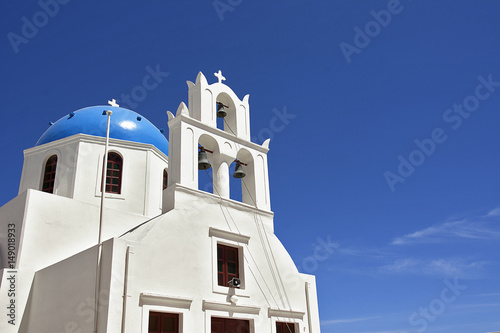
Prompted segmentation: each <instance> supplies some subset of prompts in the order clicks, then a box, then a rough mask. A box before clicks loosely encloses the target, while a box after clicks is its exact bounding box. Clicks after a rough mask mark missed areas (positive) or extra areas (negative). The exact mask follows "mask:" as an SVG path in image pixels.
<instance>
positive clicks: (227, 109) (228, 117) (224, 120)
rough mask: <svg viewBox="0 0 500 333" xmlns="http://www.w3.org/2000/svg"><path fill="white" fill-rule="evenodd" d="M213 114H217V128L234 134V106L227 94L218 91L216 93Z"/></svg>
mask: <svg viewBox="0 0 500 333" xmlns="http://www.w3.org/2000/svg"><path fill="white" fill-rule="evenodd" d="M215 114H216V116H217V128H218V129H220V130H222V131H224V132H228V133H231V134H234V135H236V106H235V105H234V102H233V99H232V98H231V97H230V96H229V95H228V94H226V93H220V94H219V95H217V98H216V99H215Z"/></svg>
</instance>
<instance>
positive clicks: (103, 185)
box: [94, 110, 113, 333]
mask: <svg viewBox="0 0 500 333" xmlns="http://www.w3.org/2000/svg"><path fill="white" fill-rule="evenodd" d="M112 113H113V112H112V111H111V110H106V115H107V116H108V120H107V128H106V145H105V146H104V163H103V165H102V175H101V207H100V214H99V237H98V240H97V260H96V277H95V305H94V306H95V315H94V332H95V333H97V324H98V319H99V294H100V292H101V253H102V244H101V241H102V240H101V237H102V218H103V212H104V195H105V193H106V170H107V166H108V146H109V124H110V118H111V114H112Z"/></svg>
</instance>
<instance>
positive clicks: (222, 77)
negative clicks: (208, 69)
mask: <svg viewBox="0 0 500 333" xmlns="http://www.w3.org/2000/svg"><path fill="white" fill-rule="evenodd" d="M214 75H215V76H216V77H217V78H218V79H219V83H222V81H224V80H226V78H225V77H224V76H222V71H221V70H220V69H219V71H218V72H217V73H214Z"/></svg>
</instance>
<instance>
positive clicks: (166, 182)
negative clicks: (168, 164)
mask: <svg viewBox="0 0 500 333" xmlns="http://www.w3.org/2000/svg"><path fill="white" fill-rule="evenodd" d="M167 186H168V171H167V169H164V170H163V189H166V188H167Z"/></svg>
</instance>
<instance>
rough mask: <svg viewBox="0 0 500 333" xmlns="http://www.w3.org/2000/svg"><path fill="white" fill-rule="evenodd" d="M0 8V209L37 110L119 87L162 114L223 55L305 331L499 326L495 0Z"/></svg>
mask: <svg viewBox="0 0 500 333" xmlns="http://www.w3.org/2000/svg"><path fill="white" fill-rule="evenodd" d="M49 4H50V5H49ZM0 13H1V14H0V15H1V20H0V30H1V34H2V35H3V39H2V44H1V45H2V47H1V48H0V55H1V59H2V60H3V61H2V62H1V64H0V67H1V73H2V75H1V78H0V80H1V83H2V84H1V87H2V94H1V96H2V97H1V99H0V108H1V110H2V122H3V130H2V131H1V132H0V140H1V142H2V146H1V147H2V148H1V151H2V156H3V163H1V165H0V168H1V174H3V175H4V177H5V178H4V185H3V190H2V192H1V193H0V196H1V198H0V204H4V203H6V202H7V201H9V200H10V199H12V198H13V197H15V196H16V195H17V189H18V185H19V180H20V175H21V168H22V160H23V155H22V150H23V149H26V148H29V147H32V146H34V144H35V143H36V141H37V140H38V138H39V137H40V136H41V135H42V133H43V132H44V131H45V130H46V129H47V127H48V122H49V121H56V120H57V119H59V118H60V117H62V116H64V115H66V114H68V113H69V112H71V111H74V110H77V109H80V108H82V107H85V106H91V105H100V104H105V103H106V102H107V101H108V100H109V99H111V98H116V99H117V100H118V103H119V104H120V105H121V106H125V107H129V108H131V109H133V110H135V111H137V112H139V113H141V114H142V115H143V116H145V117H147V118H148V119H149V120H150V121H152V122H153V123H154V124H155V125H156V126H157V127H159V128H162V127H163V128H167V125H166V122H167V116H166V113H165V112H166V111H167V110H171V111H175V110H176V109H177V106H178V105H179V103H180V102H181V101H185V102H187V86H186V83H185V81H186V80H191V81H194V80H195V78H196V75H197V73H198V72H199V71H202V72H203V73H204V74H205V75H206V77H207V79H208V80H209V82H215V81H216V78H215V77H214V76H213V75H212V73H214V72H216V71H218V70H219V69H221V70H222V71H223V74H224V76H225V77H226V78H227V80H226V81H225V83H226V84H227V85H229V86H230V87H231V88H232V89H233V90H234V91H235V92H236V94H237V95H238V96H239V97H240V98H242V97H243V96H244V95H246V94H250V113H251V115H250V116H251V126H252V137H253V141H254V142H257V143H262V141H263V140H265V139H266V138H267V137H271V139H272V140H271V145H270V148H271V150H270V152H269V154H268V156H269V170H270V183H271V199H272V202H271V204H272V209H273V211H274V212H275V227H276V234H277V235H278V237H279V238H280V239H281V240H282V242H283V243H284V245H285V247H286V248H287V249H288V250H289V252H290V254H291V256H292V258H293V259H294V261H295V262H296V264H297V266H298V267H299V269H300V270H301V271H302V272H307V273H311V274H315V275H316V277H317V283H318V298H319V306H320V316H321V322H322V332H326V333H328V332H335V333H337V332H338V333H348V332H349V333H350V332H367V333H368V332H371V333H375V332H387V333H389V332H391V333H392V332H394V333H395V332H404V333H406V332H408V333H409V332H424V331H425V332H456V333H465V332H492V331H500V283H499V282H500V281H499V276H500V269H499V267H500V265H499V259H500V258H499V253H500V201H499V190H498V189H499V187H500V176H499V175H500V173H499V170H500V150H499V147H500V134H499V130H498V129H499V124H500V62H499V59H500V46H499V43H498V36H500V20H498V15H499V13H500V2H498V1H493V0H492V1H465V0H464V1H451V0H448V1H439V0H437V1H424V0H413V1H411V0H401V1H395V0H390V1H368V0H363V1H347V0H344V1H316V0H313V1H294V0H289V1H273V0H267V1H257V0H252V1H250V0H220V1H216V2H214V1H211V0H210V1H175V2H174V1H168V2H167V1H165V2H159V1H141V2H139V1H134V2H132V1H121V2H118V1H106V2H101V1H92V0H91V1H85V2H83V1H76V0H73V1H68V0H65V1H63V0H60V2H58V5H57V6H55V5H54V1H50V0H42V1H41V2H35V1H31V2H28V1H12V0H9V1H2V2H1V4H0ZM151 71H156V73H158V75H157V83H158V84H157V85H155V87H154V88H152V89H150V90H145V89H142V90H141V88H140V87H143V85H144V84H143V79H144V77H145V76H146V75H148V73H149V72H151ZM138 87H139V88H138ZM144 91H145V92H146V94H143V95H141V94H140V92H144ZM126 95H129V96H130V97H127V96H126Z"/></svg>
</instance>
